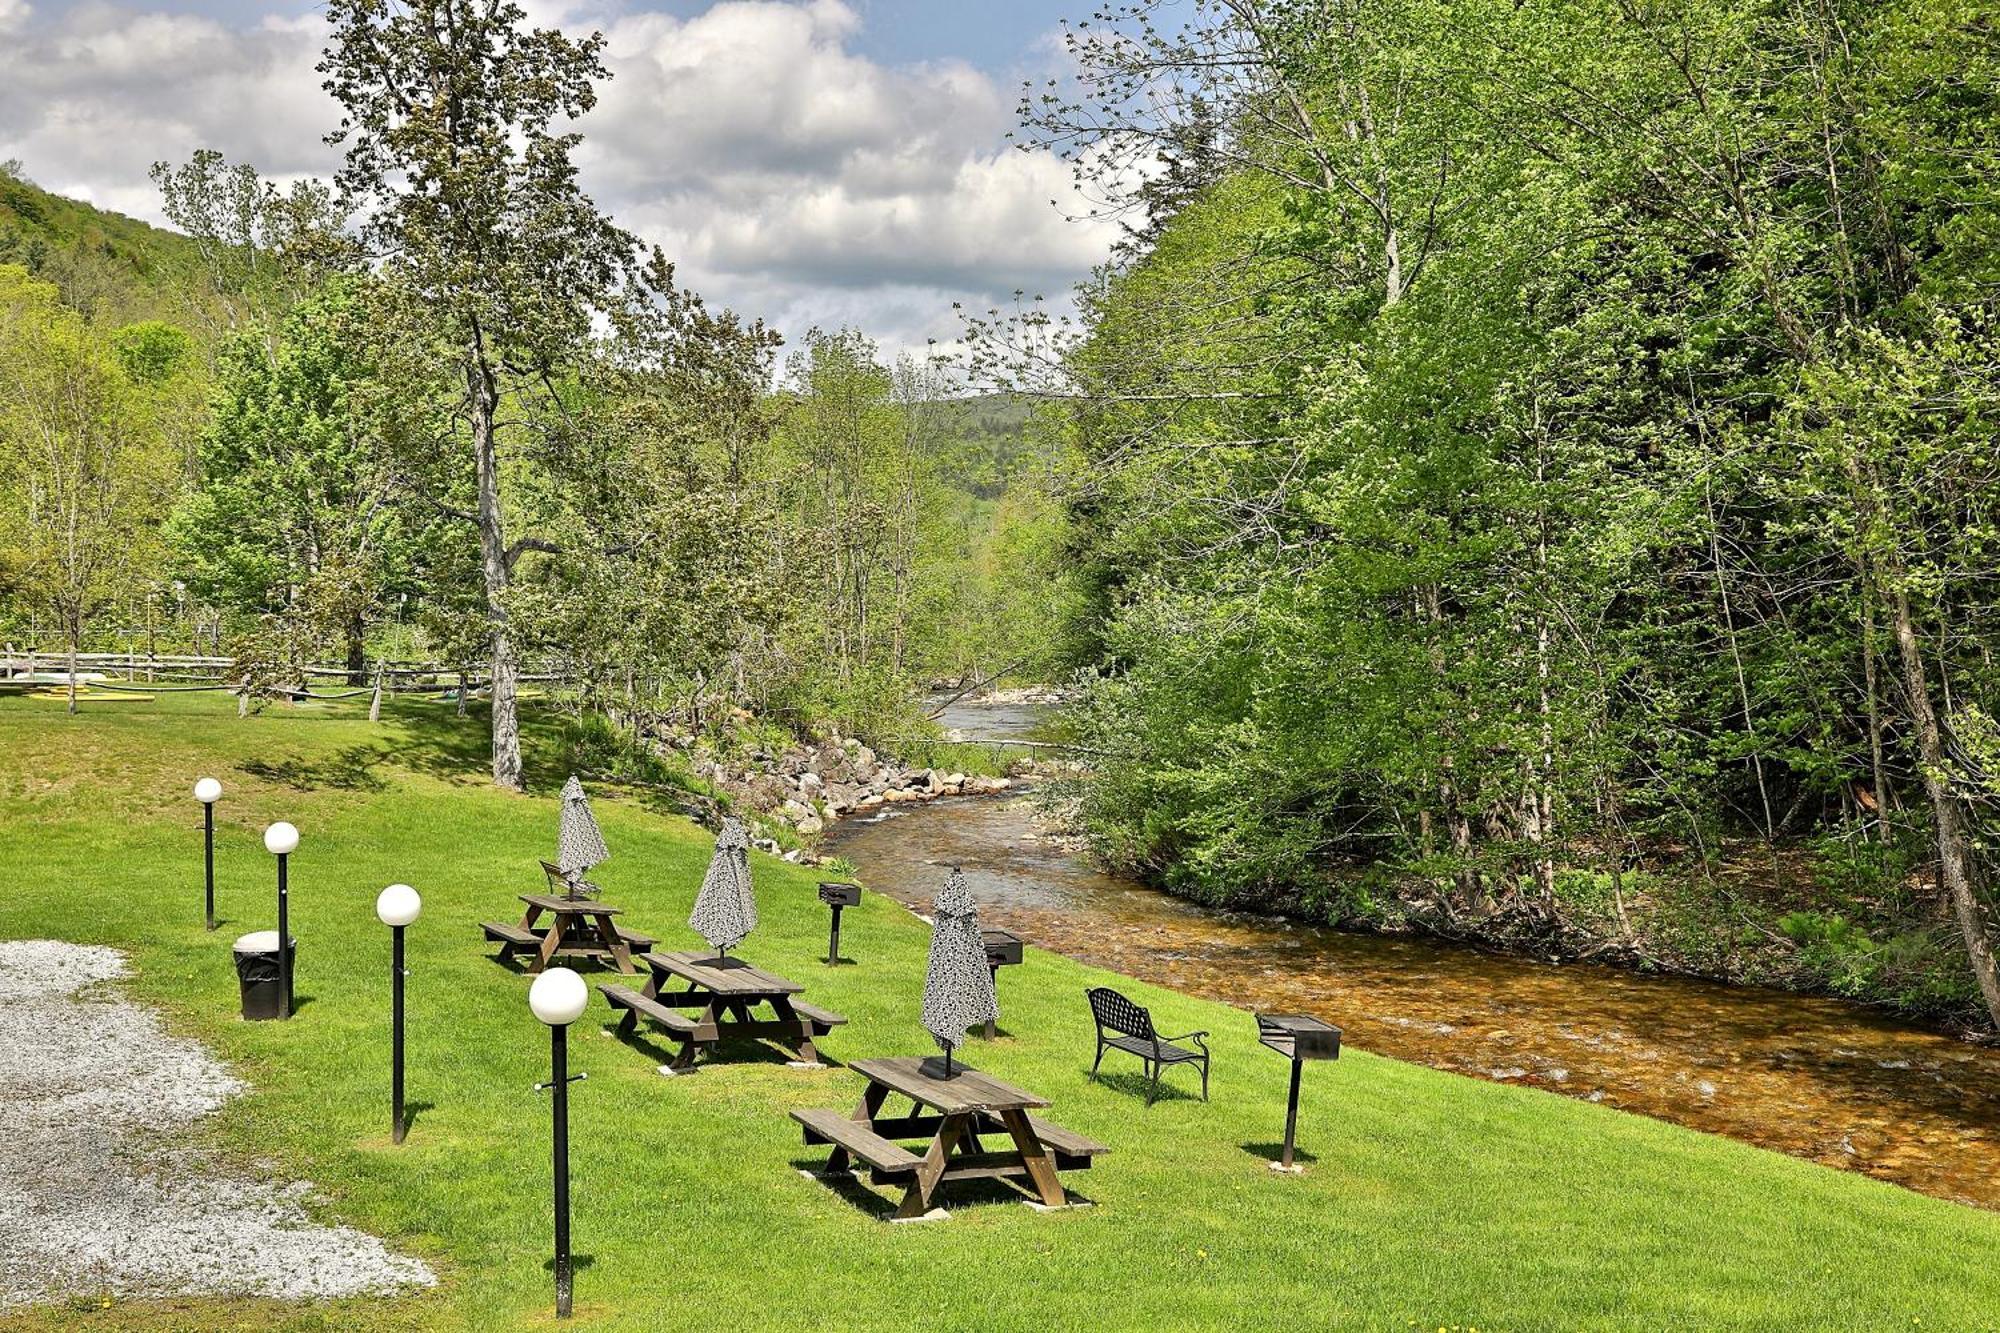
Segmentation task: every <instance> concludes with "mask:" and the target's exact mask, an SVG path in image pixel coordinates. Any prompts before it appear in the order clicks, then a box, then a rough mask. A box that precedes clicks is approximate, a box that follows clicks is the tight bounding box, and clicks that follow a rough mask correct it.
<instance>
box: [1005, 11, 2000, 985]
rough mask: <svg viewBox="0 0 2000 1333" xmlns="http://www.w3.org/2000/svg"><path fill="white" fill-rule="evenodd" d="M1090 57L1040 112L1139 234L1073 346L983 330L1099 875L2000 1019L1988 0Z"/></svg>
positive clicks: (1560, 14) (1227, 25) (1522, 20)
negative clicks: (1059, 449)
mask: <svg viewBox="0 0 2000 1333" xmlns="http://www.w3.org/2000/svg"><path fill="white" fill-rule="evenodd" d="M1182 22H1185V23H1186V24H1187V26H1185V27H1180V26H1176V25H1178V24H1180V23H1182ZM1070 49H1071V53H1072V55H1073V56H1074V58H1075V59H1076V60H1077V62H1078V64H1079V67H1080V69H1081V70H1082V72H1083V73H1082V77H1081V79H1080V81H1079V83H1078V85H1077V89H1076V91H1075V93H1074V95H1073V96H1066V95H1065V94H1064V93H1063V92H1062V91H1061V90H1053V91H1050V90H1039V89H1038V90H1033V95H1032V96H1031V97H1030V98H1029V99H1028V100H1027V101H1026V102H1025V103H1024V107H1023V111H1024V115H1025V116H1026V118H1027V121H1028V124H1029V126H1030V129H1031V131H1032V133H1033V134H1034V136H1035V138H1036V139H1037V141H1039V142H1041V143H1045V144H1049V145H1053V146H1056V147H1058V148H1060V149H1061V150H1063V151H1064V152H1065V153H1067V154H1068V155H1069V156H1070V157H1071V159H1072V160H1073V161H1074V163H1075V164H1076V167H1077V170H1078V171H1079V173H1080V174H1081V175H1082V176H1083V178H1084V179H1085V180H1086V182H1087V183H1088V184H1089V185H1090V186H1091V187H1092V188H1093V189H1095V190H1096V191H1097V192H1098V193H1099V195H1100V196H1101V197H1104V198H1105V199H1107V200H1108V201H1109V203H1110V205H1111V206H1112V207H1114V208H1117V209H1120V210H1122V215H1123V216H1124V217H1125V218H1126V219H1127V222H1128V224H1129V227H1130V240H1129V243H1128V245H1127V247H1126V249H1125V251H1124V253H1123V254H1122V255H1121V256H1120V258H1119V260H1118V261H1117V262H1116V263H1115V264H1114V265H1113V266H1112V268H1111V269H1110V270H1109V271H1108V272H1107V273H1106V274H1105V275H1104V277H1103V281H1102V282H1100V283H1093V284H1092V285H1091V286H1089V287H1088V288H1086V289H1085V290H1084V291H1083V292H1082V293H1081V294H1080V297H1081V300H1082V301H1083V303H1084V317H1083V323H1082V326H1081V328H1080V330H1078V331H1076V333H1075V334H1074V336H1070V337H1068V338H1067V339H1066V338H1065V336H1064V333H1063V330H1062V328H1061V327H1060V326H1057V325H1054V324H1052V323H1050V322H1049V321H1047V320H1042V319H1030V320H1027V321H1022V322H1018V323H1014V324H1004V323H1003V324H995V325H991V326H986V325H982V326H980V327H979V328H978V329H977V330H976V332H977V333H978V334H979V336H980V337H981V339H982V347H983V351H984V354H985V357H986V364H987V365H988V366H989V367H991V368H992V369H993V370H994V371H995V376H996V379H997V380H998V381H999V382H1002V383H1009V384H1013V385H1015V386H1017V387H1022V388H1026V389H1034V390H1039V391H1040V392H1041V393H1043V394H1044V395H1045V396H1046V397H1047V398H1048V399H1050V400H1051V401H1052V402H1055V403H1058V404H1061V405H1062V413H1063V415H1064V416H1065V417H1066V419H1067V423H1068V430H1069V432H1070V436H1071V438H1072V439H1073V440H1074V441H1075V442H1076V444H1077V447H1078V449H1079V451H1080V453H1081V455H1082V458H1083V459H1084V463H1085V469H1086V477H1087V481H1086V484H1084V485H1083V486H1082V487H1081V488H1080V490H1079V492H1078V494H1077V495H1076V497H1075V499H1074V502H1073V505H1072V515H1073V517H1074V518H1075V520H1076V522H1077V523H1078V528H1079V531H1078V541H1079V546H1080V550H1081V552H1082V554H1083V558H1084V560H1085V562H1086V573H1085V579H1086V582H1087V584H1088V590H1087V595H1085V596H1083V597H1082V598H1080V599H1079V605H1080V606H1082V607H1084V608H1086V609H1085V611H1084V615H1083V620H1082V622H1081V624H1080V627H1079V628H1080V631H1081V632H1082V633H1083V634H1084V635H1086V636H1090V637H1093V638H1094V641H1095V645H1096V647H1095V650H1094V652H1093V653H1092V654H1090V655H1089V657H1088V661H1089V665H1090V666H1092V667H1093V668H1094V670H1095V672H1096V673H1097V676H1098V680H1097V683H1096V685H1095V687H1094V689H1093V690H1092V691H1091V694H1090V697H1089V698H1088V700H1087V701H1086V703H1085V704H1084V705H1083V706H1082V707H1081V708H1080V709H1079V711H1078V716H1077V717H1076V719H1075V725H1076V727H1077V729H1078V732H1079V735H1080V737H1081V739H1083V740H1084V741H1086V742H1087V743H1089V744H1090V745H1091V746H1092V747H1094V748H1095V749H1098V750H1100V751H1102V752H1104V753H1105V754H1106V755H1107V756H1109V758H1107V759H1106V761H1105V767H1104V770H1103V772H1102V773H1101V775H1100V777H1099V779H1098V780H1097V781H1095V782H1093V783H1091V784H1089V785H1088V786H1087V787H1086V788H1085V789H1084V794H1083V810H1084V815H1085V818H1086V820H1087V822H1088V824H1089V826H1090V828H1091V830H1092V832H1093V834H1094V835H1095V837H1096V840H1097V843H1098V845H1099V847H1100V849H1101V850H1102V851H1103V852H1104V853H1105V854H1106V855H1107V856H1109V857H1110V858H1111V859H1113V860H1114V861H1116V862H1119V863H1122V864H1125V865H1129V866H1133V867H1137V868H1139V869H1141V870H1143V871H1146V872H1148V873H1150V874H1152V875H1154V876H1156V877H1157V878H1159V879H1160V880H1162V881H1164V882H1165V883H1167V884H1169V885H1171V886H1173V887H1175V888H1177V889H1178V890H1180V891H1182V892H1184V893H1188V894H1190V895H1194V896H1197V897H1201V898H1204V899H1207V900H1211V901H1216V902H1231V903H1245V902H1247V903H1256V904H1263V905H1273V906H1280V907H1284V908H1287V909H1296V908H1300V907H1303V908H1305V909H1306V910H1309V911H1310V912H1312V913H1314V914H1316V915H1321V916H1324V917H1328V918H1332V919H1336V920H1343V921H1363V922H1389V923H1394V922H1405V921H1418V922H1421V923H1424V924H1425V925H1427V926H1429V927H1431V928H1433V929H1437V930H1440V931H1444V932H1447V933H1451V934H1456V935H1462V936H1466V937H1475V938H1485V939H1495V940H1507V941H1511V942H1516V943H1524V944H1526V945H1528V946H1529V947H1532V948H1535V949H1537V950H1538V951H1549V952H1555V953H1569V954H1578V953H1584V954H1598V955H1603V954H1605V953H1607V952H1608V953H1611V954H1614V955H1615V954H1620V953H1622V954H1625V955H1627V956H1629V957H1632V958H1635V959H1639V960H1649V961H1652V962H1658V963H1663V964H1665V965H1668V966H1692V967H1699V968H1703V969H1707V970H1715V971H1722V972H1733V973H1736V974H1738V975H1743V974H1748V975H1759V976H1781V977H1783V978H1785V979H1788V980H1800V979H1805V980H1809V981H1811V982H1813V983H1816V984H1820V985H1827V986H1831V987H1834V988H1836V989H1840V990H1844V991H1847V992H1849V993H1853V994H1861V995H1867V996H1870V997H1875V998H1890V999H1894V1000H1896V1001H1897V1002H1900V1003H1905V1004H1908V1005H1911V1006H1913V1007H1917V1008H1921V1009H1926V1010H1930V1011H1933V1012H1955V1013H1960V1014H1975V1013H1977V1014H1980V1015H1981V1021H1985V1019H1986V1017H1987V1016H1991V1017H1993V1018H1996V1019H2000V974H1996V971H1995V966H1994V961H1993V952H1992V939H1993V924H1992V921H1993V904H1994V895H1993V888H1992V885H1993V882H1994V881H1993V867H1992V863H1991V859H1990V850H1989V849H1990V847H1991V845H1992V839H1993V835H1994V834H1995V833H1996V832H2000V822H1996V818H1995V807H1994V799H1995V796H1996V792H2000V786H1996V779H1995V777H1994V774H1995V772H1996V768H1995V757H1996V755H2000V732H1996V730H1995V726H1994V723H1993V722H1992V721H1991V718H1992V717H1993V716H1994V714H1995V710H1996V708H2000V698H1997V697H1996V695H2000V674H1996V671H1995V665H1994V658H1993V653H1992V646H1993V642H1994V640H1993V634H1994V630H1995V627H1996V624H2000V601H1996V597H1995V588H1994V583H1993V580H1992V577H1991V572H1992V569H1993V566H1994V560H1995V555H1996V547H1995V541H1994V532H1995V530H1996V528H1995V524H1996V520H2000V510H1996V503H2000V489H1996V485H1995V483H1996V481H2000V439H1996V434H1995V425H1994V423H1995V420H1996V416H1995V412H1996V408H2000V375H1996V371H1995V366H1996V364H2000V355H1996V354H1997V353H2000V335H1997V334H1996V314H2000V309H1997V308H1996V304H1995V298H1996V293H2000V266H1996V256H2000V246H1996V240H2000V157H1996V149H2000V142H1996V136H2000V25H1996V15H1995V13H1994V11H1993V10H1992V9H1991V8H1990V6H1988V5H1985V4H1982V3H1968V2H1965V0H1894V2H1892V3H1875V2H1873V0H1871V2H1870V3H1854V2H1849V0H1831V2H1830V3H1822V4H1811V5H1794V4H1781V3H1754V4H1744V3H1738V2H1737V0H1727V2H1725V0H1690V2H1688V3H1679V4H1671V5H1637V4H1627V3H1623V2H1622V0H1604V2H1603V3H1591V4H1582V5H1578V4H1572V3H1560V4H1556V3H1536V2H1534V0H1529V2H1527V3H1522V2H1521V0H1490V2H1487V3H1474V4H1470V5H1466V4H1457V3H1453V4H1445V3H1430V2H1425V3H1376V2H1375V0H1342V2H1339V3H1335V2H1332V0H1324V2H1321V3H1264V2H1263V0H1226V3H1223V4H1219V5H1214V6H1208V7H1205V8H1204V9H1203V10H1201V11H1199V12H1196V13H1193V14H1192V15H1189V14H1181V13H1169V12H1168V11H1164V10H1160V11H1155V10H1154V9H1153V8H1152V7H1149V6H1139V7H1133V8H1131V9H1129V10H1128V9H1120V10H1115V11H1112V12H1108V13H1106V14H1103V15H1100V16H1099V21H1098V22H1096V23H1094V24H1092V25H1090V26H1088V27H1087V28H1085V27H1082V26H1079V27H1078V28H1077V29H1076V30H1074V31H1073V32H1072V35H1071V42H1070ZM1149 162H1150V163H1155V164H1164V170H1161V169H1157V168H1154V169H1145V168H1146V164H1147V163H1149Z"/></svg>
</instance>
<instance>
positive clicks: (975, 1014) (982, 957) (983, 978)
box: [923, 866, 1000, 1078]
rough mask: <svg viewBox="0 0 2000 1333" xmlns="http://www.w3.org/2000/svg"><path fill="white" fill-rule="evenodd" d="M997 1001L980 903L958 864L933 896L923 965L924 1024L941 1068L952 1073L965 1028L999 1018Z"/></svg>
mask: <svg viewBox="0 0 2000 1333" xmlns="http://www.w3.org/2000/svg"><path fill="white" fill-rule="evenodd" d="M999 1018H1000V1001H999V999H998V998H997V997H996V996H995V995H994V994H993V973H992V971H991V970H990V969H988V968H987V966H986V944H985V941H984V940H982V939H981V938H980V935H979V909H978V908H977V907H976V906H974V905H973V901H972V890H971V888H970V887H969V886H968V885H967V884H966V882H965V876H964V875H963V874H962V873H961V872H960V871H959V869H958V867H957V866H953V867H952V869H951V875H950V877H948V878H947V879H946V880H945V882H944V887H943V888H941V889H939V890H938V894H937V897H936V898H934V899H932V900H931V958H930V966H929V967H927V968H926V969H925V971H924V1011H923V1021H924V1027H925V1028H927V1029H929V1031H930V1034H931V1036H933V1037H935V1038H936V1039H937V1044H938V1045H940V1046H942V1047H944V1073H945V1077H946V1078H950V1077H951V1053H952V1050H953V1049H954V1048H955V1047H956V1046H957V1045H958V1044H959V1043H960V1042H962V1041H964V1040H965V1033H966V1029H968V1028H970V1027H973V1026H974V1025H975V1024H980V1023H991V1022H997V1021H998V1020H999Z"/></svg>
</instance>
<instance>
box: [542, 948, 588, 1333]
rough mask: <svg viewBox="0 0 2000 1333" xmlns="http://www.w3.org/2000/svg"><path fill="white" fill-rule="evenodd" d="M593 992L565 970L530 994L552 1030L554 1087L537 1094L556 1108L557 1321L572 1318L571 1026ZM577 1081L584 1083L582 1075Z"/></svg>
mask: <svg viewBox="0 0 2000 1333" xmlns="http://www.w3.org/2000/svg"><path fill="white" fill-rule="evenodd" d="M589 1001H590V992H589V990H587V989H586V988H585V987H584V984H583V978H582V977H580V976H578V975H577V974H576V973H574V972H572V971H570V970H569V969H568V968H566V967H552V968H550V969H549V970H548V971H546V972H544V973H542V974H541V975H540V976H538V977H536V978H535V984H534V985H532V986H530V987H529V988H528V1007H529V1008H530V1009H532V1010H534V1011H535V1017H536V1018H539V1019H541V1020H542V1022H544V1023H546V1024H548V1028H549V1081H548V1082H547V1083H537V1084H536V1085H535V1089H536V1091H540V1090H541V1089H543V1088H553V1089H554V1090H555V1094H556V1105H555V1113H556V1114H555V1192H556V1318H558V1319H567V1318H569V1311H570V1265H569V1085H570V1083H571V1078H570V1072H569V1044H568V1038H569V1025H570V1024H571V1023H574V1022H576V1020H577V1019H578V1018H580V1017H582V1016H583V1007H584V1005H586V1004H587V1003H589ZM576 1077H577V1078H582V1077H583V1075H582V1074H578V1075H577V1076H576Z"/></svg>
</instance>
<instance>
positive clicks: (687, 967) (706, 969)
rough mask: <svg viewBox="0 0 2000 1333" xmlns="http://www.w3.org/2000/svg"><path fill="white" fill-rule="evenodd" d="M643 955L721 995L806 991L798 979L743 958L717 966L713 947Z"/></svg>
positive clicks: (653, 964)
mask: <svg viewBox="0 0 2000 1333" xmlns="http://www.w3.org/2000/svg"><path fill="white" fill-rule="evenodd" d="M639 958H640V961H641V962H644V963H646V964H648V965H650V966H651V967H653V968H655V969H657V970H658V971H661V972H671V973H672V974H673V975H675V976H677V977H679V978H680V979H681V980H682V981H685V982H687V983H688V984H689V985H692V986H699V987H700V988H701V989H703V990H710V991H714V992H715V993H716V994H718V995H797V994H799V993H800V992H802V991H804V990H805V987H804V986H801V985H800V984H799V983H798V982H796V981H787V980H786V979H785V978H783V977H781V976H779V975H778V974H777V973H775V972H766V971H765V970H764V969H763V968H761V967H753V966H751V965H750V964H749V963H746V962H744V961H743V960H742V959H741V958H730V959H727V960H726V961H724V962H723V963H722V965H721V966H717V964H716V958H715V951H714V950H712V949H703V950H690V951H686V952H681V953H664V952H661V951H659V950H655V951H654V952H652V953H647V954H641V955H640V956H639Z"/></svg>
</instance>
